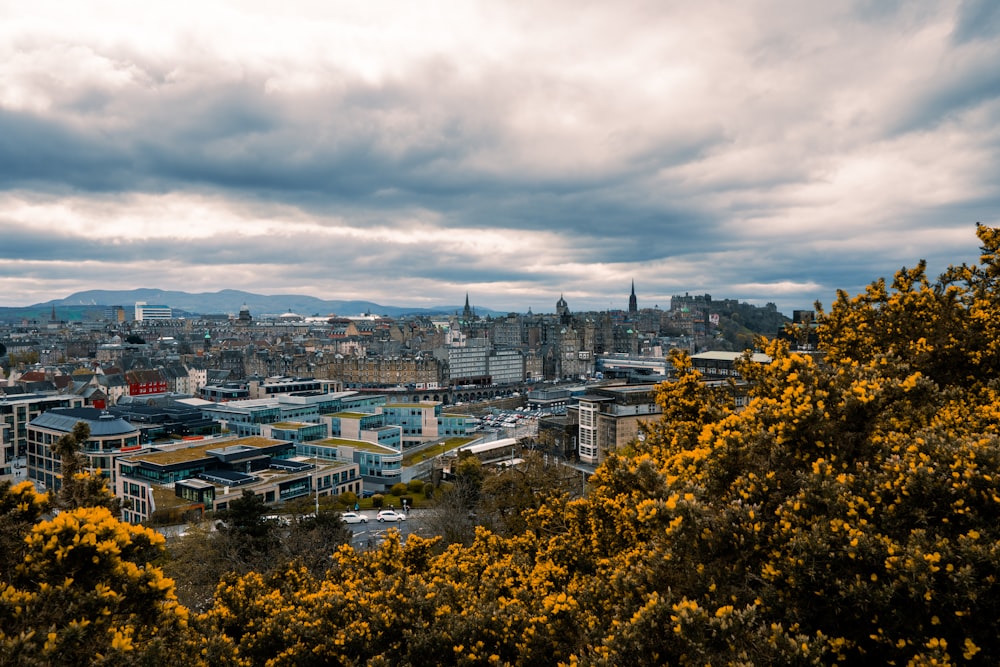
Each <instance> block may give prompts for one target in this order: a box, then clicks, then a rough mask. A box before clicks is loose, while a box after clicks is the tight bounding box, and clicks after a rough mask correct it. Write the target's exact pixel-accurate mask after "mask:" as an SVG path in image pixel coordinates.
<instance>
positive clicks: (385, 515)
mask: <svg viewBox="0 0 1000 667" xmlns="http://www.w3.org/2000/svg"><path fill="white" fill-rule="evenodd" d="M377 518H378V520H379V523H381V522H383V521H406V515H405V514H403V513H402V512H397V511H395V510H382V511H381V512H379V513H378V517H377Z"/></svg>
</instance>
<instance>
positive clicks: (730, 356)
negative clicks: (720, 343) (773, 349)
mask: <svg viewBox="0 0 1000 667" xmlns="http://www.w3.org/2000/svg"><path fill="white" fill-rule="evenodd" d="M743 354H744V353H743V352H720V351H717V352H702V353H700V354H693V355H691V366H692V368H694V369H695V370H696V371H698V372H700V373H701V374H702V375H703V376H704V377H705V379H706V380H725V379H727V378H734V379H740V377H741V376H740V373H739V371H738V370H736V364H737V362H738V361H739V360H740V359H742V358H743ZM750 361H752V362H754V363H758V364H769V363H771V357H769V356H768V355H766V354H763V353H761V352H754V353H752V354H751V355H750Z"/></svg>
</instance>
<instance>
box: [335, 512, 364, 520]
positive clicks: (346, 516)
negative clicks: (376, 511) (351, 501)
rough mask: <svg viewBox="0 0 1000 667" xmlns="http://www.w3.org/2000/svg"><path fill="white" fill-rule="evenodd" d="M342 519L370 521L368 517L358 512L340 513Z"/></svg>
mask: <svg viewBox="0 0 1000 667" xmlns="http://www.w3.org/2000/svg"><path fill="white" fill-rule="evenodd" d="M340 520H341V521H343V522H344V523H368V517H366V516H365V515H364V514H358V513H357V512H343V513H342V514H341V515H340Z"/></svg>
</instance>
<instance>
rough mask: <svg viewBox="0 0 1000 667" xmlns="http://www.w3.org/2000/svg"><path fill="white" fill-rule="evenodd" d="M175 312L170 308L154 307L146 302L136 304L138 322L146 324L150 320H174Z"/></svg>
mask: <svg viewBox="0 0 1000 667" xmlns="http://www.w3.org/2000/svg"><path fill="white" fill-rule="evenodd" d="M173 317H174V311H173V310H172V309H171V308H170V306H162V305H152V304H148V303H146V302H145V301H136V302H135V320H136V322H146V321H148V320H169V319H173Z"/></svg>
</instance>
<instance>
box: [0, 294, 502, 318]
mask: <svg viewBox="0 0 1000 667" xmlns="http://www.w3.org/2000/svg"><path fill="white" fill-rule="evenodd" d="M137 301H145V302H146V303H149V304H157V305H165V306H170V307H171V308H172V309H173V310H174V312H175V313H178V314H188V315H212V314H226V313H232V314H236V313H238V312H239V310H240V308H242V307H243V305H244V304H246V306H247V308H249V309H250V314H251V315H253V316H254V317H255V318H257V317H261V316H263V315H281V314H282V313H288V312H292V313H296V314H298V315H302V316H304V317H310V316H321V317H323V316H329V315H338V316H351V315H362V314H365V313H370V314H372V315H386V316H389V317H401V316H404V315H414V314H415V315H442V314H452V313H454V312H456V311H458V312H461V311H462V309H463V308H464V307H465V306H464V305H461V306H439V307H435V308H408V307H405V306H383V305H380V304H377V303H372V302H371V301H333V300H326V299H317V298H316V297H312V296H304V295H302V294H276V295H271V296H269V295H265V294H254V293H252V292H243V291H240V290H231V289H227V290H221V291H219V292H201V293H197V294H192V293H189V292H176V291H171V290H158V289H133V290H88V291H85V292H76V293H75V294H71V295H70V296H68V297H66V298H65V299H54V300H52V301H46V302H45V303H38V304H35V305H33V306H25V307H23V308H0V320H8V321H9V320H13V319H23V318H28V319H41V320H48V319H49V318H50V317H51V315H52V308H53V307H54V308H56V315H57V318H58V319H60V320H88V319H98V318H100V317H101V316H102V314H103V312H104V309H105V308H107V307H109V306H122V307H123V308H125V309H126V310H127V311H129V313H131V309H132V308H133V306H134V305H135V303H136V302H137ZM475 310H476V313H477V314H479V315H495V314H497V313H496V312H495V311H491V310H489V309H485V308H478V307H477V308H476V309H475Z"/></svg>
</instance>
